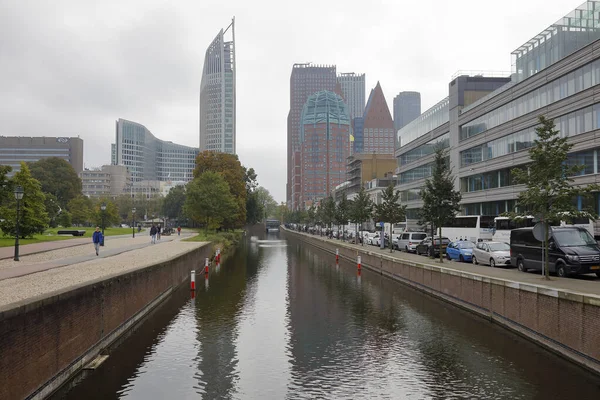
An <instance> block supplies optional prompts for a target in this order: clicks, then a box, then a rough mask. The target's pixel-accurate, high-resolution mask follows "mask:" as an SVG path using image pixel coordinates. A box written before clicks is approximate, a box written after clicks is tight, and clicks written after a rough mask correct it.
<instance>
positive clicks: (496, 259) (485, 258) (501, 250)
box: [473, 242, 510, 267]
mask: <svg viewBox="0 0 600 400" xmlns="http://www.w3.org/2000/svg"><path fill="white" fill-rule="evenodd" d="M473 264H484V265H489V266H491V267H495V266H496V265H510V246H509V245H508V243H504V242H479V243H477V246H475V248H474V249H473Z"/></svg>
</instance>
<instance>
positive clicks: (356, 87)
mask: <svg viewBox="0 0 600 400" xmlns="http://www.w3.org/2000/svg"><path fill="white" fill-rule="evenodd" d="M337 80H338V83H339V84H340V86H341V89H342V93H343V94H344V95H343V97H344V101H345V102H346V105H348V112H349V113H350V120H351V121H352V120H353V119H354V118H356V117H362V116H363V113H364V112H365V74H356V73H354V72H344V73H340V74H339V75H338V77H337Z"/></svg>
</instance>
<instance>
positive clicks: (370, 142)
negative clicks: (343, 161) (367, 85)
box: [354, 82, 396, 154]
mask: <svg viewBox="0 0 600 400" xmlns="http://www.w3.org/2000/svg"><path fill="white" fill-rule="evenodd" d="M363 120H364V125H363V129H362V135H360V136H362V137H361V138H360V139H359V140H358V141H357V138H356V137H355V138H354V146H355V147H354V148H355V153H367V154H371V153H377V154H394V150H395V148H396V145H395V143H396V139H395V137H396V134H395V131H394V120H393V119H392V115H391V114H390V109H389V108H388V105H387V102H386V101H385V96H384V95H383V90H382V89H381V85H380V84H379V82H377V85H376V86H375V88H374V89H372V90H371V94H370V95H369V100H368V101H367V106H366V108H365V113H364V116H363ZM357 136H358V135H357ZM357 142H358V143H357ZM357 148H360V149H362V151H356V149H357Z"/></svg>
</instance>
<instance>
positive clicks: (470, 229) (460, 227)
mask: <svg viewBox="0 0 600 400" xmlns="http://www.w3.org/2000/svg"><path fill="white" fill-rule="evenodd" d="M493 230H494V217H491V216H487V215H457V216H456V217H454V219H453V220H452V221H450V223H448V224H446V226H443V227H442V236H445V237H447V238H448V239H450V241H452V242H456V241H458V240H470V241H471V242H475V243H477V242H483V241H487V240H492V235H493ZM438 233H439V232H436V234H438Z"/></svg>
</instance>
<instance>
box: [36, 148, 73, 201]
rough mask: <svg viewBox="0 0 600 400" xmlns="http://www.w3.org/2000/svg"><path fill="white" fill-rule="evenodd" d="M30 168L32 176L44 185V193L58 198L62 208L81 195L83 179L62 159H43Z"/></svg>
mask: <svg viewBox="0 0 600 400" xmlns="http://www.w3.org/2000/svg"><path fill="white" fill-rule="evenodd" d="M29 168H30V169H31V175H32V176H33V177H34V178H35V179H37V180H38V181H40V183H41V184H42V191H43V192H44V193H51V194H53V195H54V196H56V198H57V199H58V203H59V205H60V206H61V207H62V208H65V207H66V206H67V204H68V203H69V201H71V200H72V199H74V198H75V197H77V196H79V195H81V179H80V178H79V176H77V172H75V169H74V168H73V167H72V166H71V164H69V163H68V162H67V161H65V160H63V159H62V158H58V157H49V158H43V159H41V160H39V161H36V162H34V163H30V165H29Z"/></svg>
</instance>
